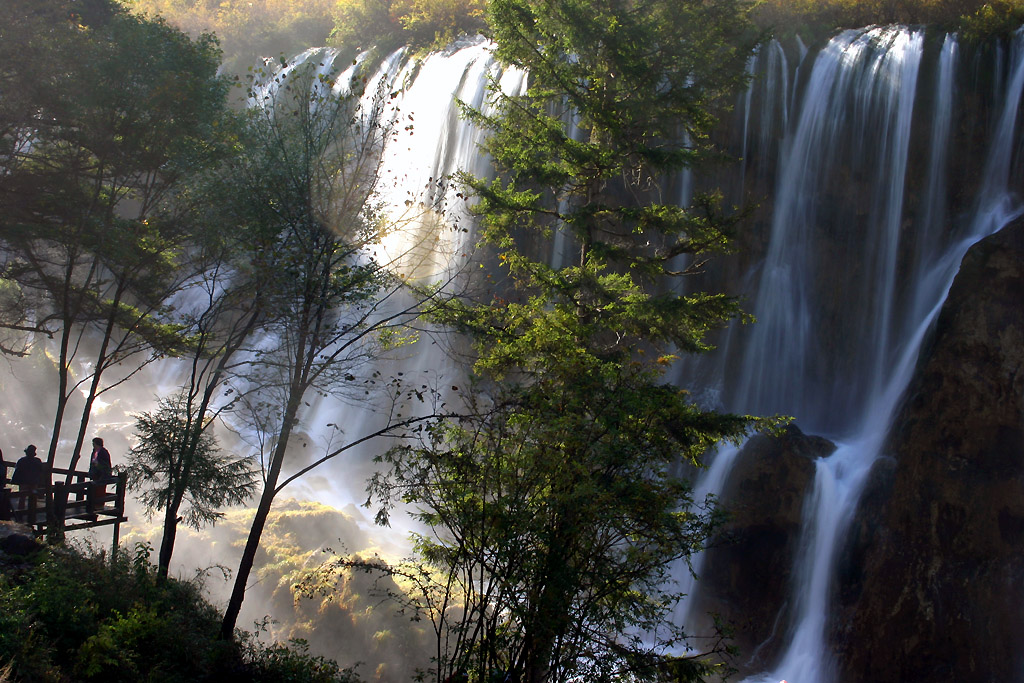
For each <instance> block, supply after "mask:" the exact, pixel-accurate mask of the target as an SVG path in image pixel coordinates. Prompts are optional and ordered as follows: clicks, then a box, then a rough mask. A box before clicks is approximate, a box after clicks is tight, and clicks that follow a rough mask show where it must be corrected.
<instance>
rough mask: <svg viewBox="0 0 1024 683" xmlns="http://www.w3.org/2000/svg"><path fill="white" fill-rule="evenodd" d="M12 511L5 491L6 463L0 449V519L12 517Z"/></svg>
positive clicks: (9, 499)
mask: <svg viewBox="0 0 1024 683" xmlns="http://www.w3.org/2000/svg"><path fill="white" fill-rule="evenodd" d="M13 512H14V510H13V509H12V508H11V497H10V495H9V494H8V492H7V463H5V462H4V452H3V451H2V450H0V520H4V521H6V520H9V519H12V518H13V517H14V514H13Z"/></svg>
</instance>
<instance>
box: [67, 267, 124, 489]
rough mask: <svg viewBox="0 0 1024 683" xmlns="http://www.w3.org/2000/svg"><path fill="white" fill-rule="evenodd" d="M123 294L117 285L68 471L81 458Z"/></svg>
mask: <svg viewBox="0 0 1024 683" xmlns="http://www.w3.org/2000/svg"><path fill="white" fill-rule="evenodd" d="M123 293H124V287H123V286H122V285H121V284H118V287H117V293H116V295H115V296H114V301H113V303H112V308H111V310H110V315H109V316H108V317H107V324H106V326H105V327H104V329H103V340H102V341H101V342H100V350H99V352H98V353H97V354H96V366H95V367H94V368H93V372H92V381H91V382H90V383H89V393H88V394H86V397H85V408H83V409H82V422H81V424H80V425H79V427H78V437H77V439H76V440H75V449H74V450H73V451H72V452H71V463H70V464H69V465H68V470H74V469H75V466H76V465H78V461H79V460H80V459H81V457H82V446H83V445H85V437H86V433H87V432H88V431H89V420H90V418H91V417H92V406H93V403H95V402H96V396H97V395H98V392H99V387H100V378H101V377H102V376H103V370H104V369H105V368H106V365H107V362H108V359H107V349H108V348H110V338H111V337H112V336H113V334H114V326H115V324H116V319H117V315H116V311H117V307H118V306H120V304H121V296H122V295H123ZM71 480H72V476H71V474H70V473H69V474H68V476H67V482H68V483H69V484H70V483H71Z"/></svg>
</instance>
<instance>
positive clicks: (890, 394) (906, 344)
mask: <svg viewBox="0 0 1024 683" xmlns="http://www.w3.org/2000/svg"><path fill="white" fill-rule="evenodd" d="M1021 43H1022V40H1021V38H1020V36H1019V35H1018V37H1017V40H1016V41H1015V43H1014V47H1013V55H1011V56H1010V59H1009V60H1008V63H1009V64H1010V67H1009V69H1008V72H1007V74H1006V75H1005V77H1004V78H1002V79H999V78H997V79H996V80H997V82H998V84H999V85H1000V86H1001V87H1002V91H1001V92H1002V93H1004V95H1003V96H1002V108H1001V113H1000V115H999V117H998V118H997V120H996V122H995V124H994V126H993V132H992V135H991V136H990V139H989V143H988V149H989V151H988V155H987V156H986V162H985V165H984V170H983V173H982V177H981V180H980V181H979V182H978V183H977V188H976V190H975V199H974V200H973V207H972V212H971V214H970V217H969V218H967V219H965V218H962V217H961V216H960V213H962V209H963V207H954V206H952V205H951V203H950V201H949V192H948V188H949V183H950V182H951V178H950V169H949V163H950V154H949V149H950V146H951V144H953V143H952V135H953V129H954V119H953V112H954V109H955V107H956V104H957V103H956V99H955V93H956V92H957V87H958V85H957V78H958V71H960V70H962V69H961V65H960V62H959V45H958V41H957V39H956V37H955V36H954V35H948V36H944V37H943V38H942V39H941V41H940V42H939V43H938V49H933V50H928V49H927V46H926V40H925V35H924V33H923V31H920V30H913V29H905V28H899V27H888V28H873V29H867V30H860V31H847V32H844V33H842V34H840V35H838V36H836V37H835V38H833V39H832V40H831V41H829V42H828V44H827V45H825V46H824V47H823V48H822V49H820V50H817V51H815V50H807V49H806V48H804V46H803V45H802V44H801V45H798V46H797V49H796V52H797V54H796V58H795V59H793V58H792V57H790V56H788V55H787V51H786V50H784V49H783V47H782V46H781V45H780V44H778V43H771V44H769V45H767V46H765V48H763V49H762V50H761V52H760V53H759V54H758V55H757V57H756V58H755V60H754V61H753V62H752V63H751V72H752V73H754V74H755V76H756V78H755V83H754V85H753V86H752V88H751V90H750V91H749V92H747V93H746V94H744V95H743V96H742V97H741V101H740V107H739V110H740V116H741V118H740V122H741V123H740V125H741V127H742V135H741V139H742V146H741V151H740V154H741V155H742V156H743V159H744V162H743V164H742V167H741V169H742V170H741V176H742V177H741V182H740V185H741V186H746V185H749V184H750V183H761V184H766V185H767V186H768V187H769V188H770V195H771V196H770V198H769V200H768V203H769V205H770V207H771V215H770V218H769V220H768V223H769V226H768V228H767V230H768V238H767V240H766V247H765V251H764V255H763V259H762V260H761V261H760V262H758V263H756V265H755V270H754V271H753V273H752V274H749V275H744V276H742V282H741V283H740V286H741V287H745V288H747V292H748V298H749V300H751V301H753V305H752V306H750V308H751V309H752V312H753V313H754V314H755V316H756V317H757V319H758V322H757V323H756V324H755V325H753V326H751V327H742V328H740V327H737V328H735V329H732V330H730V331H728V333H727V334H726V336H725V337H724V339H723V341H722V343H721V347H722V348H721V351H720V352H719V353H718V354H717V358H716V357H712V358H710V359H708V361H701V362H704V363H705V365H708V366H712V367H714V368H715V370H714V371H713V372H712V376H711V378H710V380H709V381H708V385H709V386H708V387H705V388H704V389H706V390H707V391H705V392H704V394H702V393H701V389H702V388H701V387H696V388H695V389H696V391H695V395H698V396H701V395H707V396H711V397H714V402H715V403H716V404H717V405H719V406H720V407H724V408H725V409H728V410H733V411H737V412H750V413H759V414H770V413H780V414H788V415H792V416H794V417H795V420H796V422H797V423H798V424H799V425H800V426H801V427H802V428H803V429H805V430H807V431H812V432H815V433H820V434H824V435H826V436H830V437H832V438H834V439H836V440H837V443H838V447H837V448H836V450H835V451H834V452H833V453H832V454H831V455H829V456H828V457H824V458H820V459H819V460H818V461H817V462H816V466H815V475H814V482H813V486H812V488H811V489H810V490H809V491H808V493H807V498H806V501H805V508H804V529H803V532H802V540H801V543H800V550H799V553H798V555H797V557H796V558H795V563H796V568H795V569H794V571H793V577H794V581H793V584H794V585H793V596H792V601H793V604H794V608H793V611H792V615H793V616H792V619H791V621H792V623H790V624H789V625H788V634H789V635H788V636H787V641H786V642H787V645H786V647H785V648H784V649H783V650H782V651H781V655H780V656H779V659H778V663H777V664H776V665H775V666H772V667H771V671H770V672H766V673H763V674H756V675H753V676H752V677H751V678H750V679H749V680H751V681H776V680H778V679H780V678H782V677H786V678H787V679H788V680H790V681H799V682H803V681H816V682H819V681H828V680H832V679H833V678H834V677H835V675H836V674H835V672H834V670H833V669H834V666H833V662H832V661H831V658H830V655H829V650H830V648H829V645H828V643H827V642H826V640H827V634H826V622H827V618H828V613H829V599H830V596H829V589H830V585H831V582H832V577H833V575H834V573H835V571H836V562H837V560H836V555H837V548H838V546H839V545H840V543H841V540H842V538H843V534H844V532H845V529H846V528H847V527H848V526H849V524H850V521H851V518H852V516H853V514H854V513H855V510H856V506H857V502H858V500H859V497H860V494H861V490H862V488H863V485H864V481H865V479H866V478H867V475H868V473H869V471H870V470H871V467H872V465H873V463H874V462H875V461H876V460H877V459H878V458H879V457H880V456H881V454H882V449H883V445H884V443H885V437H886V433H887V431H888V429H889V427H890V420H891V419H892V415H893V414H894V412H895V409H896V407H897V405H898V403H899V401H900V398H901V395H902V393H903V391H904V389H905V387H906V386H907V384H908V382H909V381H910V377H911V374H912V372H913V370H914V366H915V362H916V358H917V355H918V350H919V348H920V345H921V343H922V340H923V339H924V338H925V337H926V335H927V332H928V329H929V327H930V325H931V323H932V321H933V320H934V318H935V316H936V315H937V313H938V311H939V309H940V308H941V305H942V302H943V300H944V298H945V295H946V292H947V291H948V289H949V286H950V284H951V282H952V279H953V277H954V276H955V274H956V271H957V267H958V264H959V262H960V260H961V259H962V257H963V255H964V253H965V252H966V250H967V248H968V247H969V246H970V245H971V244H973V243H974V242H976V241H977V240H979V239H981V238H983V237H984V236H986V235H988V234H991V233H993V232H995V231H997V230H998V229H999V228H1001V227H1002V226H1003V225H1004V224H1006V222H1008V221H1009V220H1010V219H1012V218H1013V217H1015V216H1016V215H1019V214H1020V212H1021V209H1020V204H1019V197H1017V196H1015V195H1014V193H1013V191H1012V187H1011V180H1010V178H1011V174H1012V156H1011V155H1012V150H1013V148H1014V145H1013V144H1012V141H1013V140H1014V139H1015V138H1014V135H1015V123H1016V112H1017V109H1018V104H1019V99H1020V90H1021V86H1022V80H1024V62H1022V60H1021V52H1022V50H1021ZM929 55H930V56H929ZM926 57H927V59H929V60H930V61H928V62H927V64H925V60H926ZM399 60H400V56H399V55H397V54H396V55H393V56H392V57H391V58H389V59H388V60H386V61H385V64H384V66H382V67H381V71H380V72H379V75H378V78H385V77H386V78H389V79H393V80H392V81H391V82H393V83H395V84H396V85H395V90H398V87H399V85H398V84H403V85H404V88H405V89H404V91H403V92H402V93H401V94H400V95H399V96H398V97H396V98H394V100H393V102H391V103H390V106H392V107H393V111H392V115H393V116H396V117H403V116H407V117H408V120H409V122H410V124H411V125H412V126H414V128H415V131H416V134H415V136H412V137H403V136H400V137H399V138H397V139H396V141H395V142H393V143H392V144H391V145H390V146H389V148H388V150H387V152H386V155H387V158H386V161H385V169H386V175H385V182H384V194H383V196H384V197H385V198H386V200H387V203H388V204H389V206H391V207H392V209H391V212H392V213H391V216H392V218H393V219H394V220H395V221H396V223H397V224H398V225H399V226H400V229H399V230H398V231H396V233H395V234H394V235H393V236H392V237H391V238H389V239H390V240H391V243H389V244H388V245H386V250H387V251H388V253H394V254H398V253H401V254H403V255H406V256H405V257H404V261H402V262H403V265H402V266H401V267H400V268H399V269H400V270H405V271H407V272H408V273H409V274H410V275H412V276H421V277H422V276H430V275H436V274H437V273H439V272H442V271H443V270H444V269H445V268H448V267H450V265H451V263H452V259H453V258H455V259H456V260H457V258H458V256H457V255H460V254H463V253H465V252H466V251H468V249H467V247H468V244H469V242H468V241H467V240H469V239H471V238H472V230H471V227H472V226H471V221H470V220H469V217H468V216H467V215H466V214H465V213H464V210H463V209H462V208H461V205H460V203H458V202H453V201H445V199H444V195H443V194H442V195H439V194H438V193H444V192H448V191H450V189H449V188H446V187H445V186H444V184H443V179H444V178H445V177H446V176H447V175H448V174H449V173H451V172H452V171H454V170H456V169H460V168H461V169H466V170H469V171H471V172H473V173H477V174H484V173H487V172H488V169H487V167H486V159H483V158H482V157H481V156H480V154H479V153H478V152H477V150H476V144H477V142H478V140H479V139H480V132H479V131H477V130H474V129H472V128H471V127H469V126H468V124H466V123H465V122H464V121H462V120H460V119H459V118H458V116H457V112H456V111H455V110H454V108H453V107H452V106H451V98H452V97H458V98H459V99H462V100H464V101H467V102H468V103H470V104H471V105H473V106H478V107H479V106H485V105H486V102H485V95H484V93H485V87H484V86H485V83H486V77H487V76H488V75H489V76H491V77H493V76H495V75H496V73H497V72H496V66H495V65H494V63H493V61H491V58H490V56H489V54H488V49H487V45H486V44H485V43H481V42H479V41H477V42H474V43H472V44H469V45H466V46H462V47H461V49H456V50H452V51H451V52H449V53H446V54H443V55H433V56H431V57H429V58H427V59H426V60H425V61H424V62H422V63H420V64H418V65H417V66H416V67H415V68H414V67H412V66H411V65H405V66H403V67H401V68H399V67H398V66H397V64H398V63H399ZM926 73H927V74H930V76H931V80H930V81H929V82H928V88H929V91H930V95H931V96H930V99H928V100H927V101H928V102H929V103H930V107H929V108H928V110H927V111H924V110H919V109H918V107H919V106H920V102H921V101H922V97H921V92H920V88H919V82H920V81H921V80H922V79H923V78H924V75H923V74H926ZM381 74H386V75H381ZM503 79H504V80H503V83H504V85H505V87H506V88H507V89H508V90H509V91H517V90H518V89H519V88H520V87H521V86H522V84H523V80H524V79H523V75H522V74H521V73H512V72H508V73H505V74H503ZM920 122H926V124H925V126H924V128H925V129H926V130H927V131H929V132H928V133H927V141H926V142H925V143H923V144H922V143H921V142H920V140H919V138H918V137H915V135H916V136H921V135H922V134H920V133H917V132H916V131H917V129H916V128H915V126H917V125H918V124H919V123H920ZM568 123H569V124H570V125H571V124H572V122H571V121H570V122H568ZM780 135H781V140H780V139H779V136H780ZM915 142H916V143H917V144H916V146H915ZM920 148H923V149H925V150H927V151H926V153H925V154H924V156H925V157H926V158H925V159H924V160H921V159H917V158H916V157H915V154H916V155H918V156H921V153H920V151H919V149H920ZM915 150H918V151H915ZM774 160H777V161H775V163H773V161H774ZM911 167H913V168H914V169H921V168H924V169H925V171H924V172H923V173H921V174H920V176H921V177H920V178H918V177H916V176H911V175H909V174H910V168H911ZM699 182H700V180H699V179H694V178H692V177H691V176H689V175H684V176H683V177H682V178H681V179H680V183H679V186H680V192H681V197H682V201H684V202H685V200H686V197H688V196H689V192H690V187H691V186H692V184H694V183H697V184H699ZM908 188H913V189H912V190H911V191H908ZM449 199H450V196H449ZM438 207H441V208H440V211H438ZM451 225H455V226H457V228H456V230H454V231H451V229H450V226H451ZM439 229H440V230H441V232H439ZM444 231H449V232H444ZM563 241H564V240H563ZM439 244H440V245H441V247H440V249H439V248H438V245H439ZM424 245H425V246H426V247H427V248H426V249H420V247H421V246H424ZM565 248H566V245H565V244H562V243H560V242H556V243H554V244H553V245H552V246H551V250H550V258H551V259H552V262H554V263H557V262H561V260H564V250H565ZM410 254H412V255H414V258H412V259H411V260H410V259H409V258H408V255H410ZM399 260H401V259H399ZM733 284H734V285H735V283H733ZM424 357H425V358H429V359H430V360H427V361H426V362H425V363H421V361H413V362H414V363H416V367H438V366H437V363H438V362H441V361H440V359H438V358H433V357H432V356H430V355H429V354H428V355H425V356H424ZM730 359H731V360H730ZM737 359H738V360H737ZM737 363H738V367H739V370H738V371H737V370H732V371H731V374H732V377H731V378H730V377H725V379H722V378H721V377H722V376H724V372H725V369H726V368H730V367H731V368H736V367H737ZM686 367H687V368H688V369H689V368H691V366H686ZM717 373H723V375H721V376H720V377H715V376H714V375H715V374H717ZM696 375H697V376H702V377H704V378H708V374H707V373H706V372H705V373H703V375H701V373H699V372H698V373H696ZM331 409H333V407H332V408H331ZM326 414H327V413H325V415H326ZM736 456H737V450H736V449H733V448H728V449H722V450H721V452H720V453H719V454H718V455H717V458H716V460H715V462H714V463H713V464H712V467H711V469H710V470H709V472H708V473H707V475H706V476H705V478H704V479H703V480H702V481H699V482H698V483H697V485H696V487H695V493H696V495H697V496H698V498H703V496H704V495H708V494H710V495H712V496H717V495H719V494H720V492H721V491H722V489H723V487H724V485H725V483H726V482H727V481H728V479H729V474H730V469H731V466H732V463H733V462H734V460H735V459H736ZM700 563H701V558H700V557H698V558H695V565H694V566H695V569H696V570H697V572H698V573H699V571H700ZM683 574H686V572H685V571H682V570H681V571H680V580H681V581H682V582H683V584H684V592H690V590H691V589H692V590H693V591H695V593H699V591H700V590H701V583H700V582H699V581H698V582H697V583H696V584H695V585H693V586H691V585H689V584H688V583H687V579H686V577H685V576H683ZM691 604H692V601H686V602H685V603H684V604H683V605H681V607H680V609H679V610H678V611H677V617H678V618H679V619H681V620H686V619H688V618H689V616H692V615H690V614H689V607H690V605H691ZM688 615H689V616H688ZM778 627H779V628H780V629H786V628H787V627H786V625H785V624H782V625H779V626H778Z"/></svg>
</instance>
